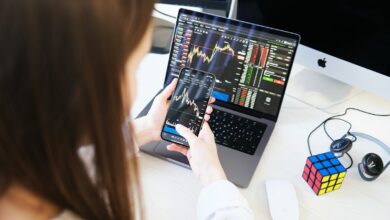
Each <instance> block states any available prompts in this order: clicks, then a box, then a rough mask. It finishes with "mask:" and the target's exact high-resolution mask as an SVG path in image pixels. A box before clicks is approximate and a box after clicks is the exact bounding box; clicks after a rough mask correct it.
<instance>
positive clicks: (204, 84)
mask: <svg viewBox="0 0 390 220" xmlns="http://www.w3.org/2000/svg"><path fill="white" fill-rule="evenodd" d="M213 83H214V80H213V78H211V77H209V76H208V75H204V74H195V75H194V74H191V70H190V69H184V72H183V73H182V76H181V77H180V79H179V82H178V85H177V87H176V89H175V92H174V94H173V95H172V99H171V105H170V108H169V111H168V115H167V119H166V127H165V129H164V130H165V131H167V132H170V133H175V132H174V127H175V126H176V124H182V125H184V126H186V127H188V128H189V129H190V130H191V131H192V132H193V133H195V134H197V133H198V132H199V129H200V127H201V124H202V122H203V117H204V114H205V111H206V108H207V105H208V101H209V97H210V94H211V92H212V90H213Z"/></svg>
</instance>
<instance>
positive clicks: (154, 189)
mask: <svg viewBox="0 0 390 220" xmlns="http://www.w3.org/2000/svg"><path fill="white" fill-rule="evenodd" d="M167 62H168V55H155V54H149V55H147V57H146V58H145V59H144V61H143V63H142V64H141V66H140V68H139V70H138V71H137V77H138V83H139V84H138V95H137V100H136V103H135V106H134V108H133V114H134V115H136V113H138V112H139V111H140V110H141V109H142V108H143V106H145V105H146V103H147V102H149V100H150V99H151V98H152V97H153V96H154V95H155V93H156V92H157V91H158V90H159V89H161V88H162V84H163V81H164V76H165V71H166V66H167ZM301 69H303V67H302V66H299V65H297V64H295V65H294V68H293V72H292V74H293V75H294V74H296V72H298V71H299V70H301ZM288 92H289V89H287V94H288ZM349 106H353V107H358V108H362V109H366V110H368V111H372V112H378V113H389V112H390V101H386V100H384V99H382V98H379V97H375V96H373V95H371V94H369V93H366V92H363V93H361V94H359V95H358V96H356V97H354V98H352V99H351V100H348V101H346V102H345V103H342V104H340V105H339V106H335V108H336V107H337V108H338V109H344V107H349ZM327 117H329V115H328V114H327V113H324V112H322V111H320V110H318V109H315V108H312V107H309V106H307V105H305V104H303V103H301V102H298V101H296V100H295V99H293V98H291V97H290V96H286V97H285V99H284V101H283V105H282V109H281V112H280V116H279V120H278V123H277V125H276V127H275V130H274V132H273V135H272V137H271V139H270V141H269V143H268V145H267V148H266V149H265V151H264V154H263V156H262V159H261V161H260V163H259V165H258V167H257V170H256V173H255V175H254V177H253V179H252V181H251V184H250V185H249V187H248V188H247V189H241V192H242V193H243V195H244V196H245V197H246V198H247V199H248V201H249V203H250V206H251V207H252V209H253V211H254V213H255V218H256V219H270V218H271V217H270V214H269V211H268V204H267V197H266V192H265V180H266V179H269V178H284V179H288V180H290V181H291V182H292V183H293V184H294V186H295V189H296V192H297V196H298V200H299V203H300V207H299V208H300V217H301V219H354V220H357V219H365V220H366V219H390V171H389V170H387V172H386V173H384V174H382V176H381V177H380V178H378V179H377V180H376V181H374V182H364V181H363V180H362V179H361V178H360V176H359V174H358V171H357V168H356V166H357V163H358V162H360V161H361V158H362V157H363V155H365V154H366V153H368V152H377V153H380V155H381V156H382V158H384V160H385V161H388V160H389V159H390V157H389V155H386V154H385V152H384V151H382V150H381V149H380V148H379V147H378V146H376V145H374V144H372V143H369V142H366V141H363V140H361V141H357V142H355V143H354V147H353V149H352V151H351V155H352V157H353V158H354V161H355V163H354V166H353V167H352V168H351V169H350V170H349V171H348V173H347V177H346V179H345V181H344V183H343V185H342V187H341V189H339V190H337V191H334V192H331V193H328V194H325V195H323V196H319V197H318V196H316V195H315V194H314V193H313V191H312V189H310V187H309V186H308V185H307V183H306V182H305V181H304V180H303V179H302V177H301V174H302V171H303V167H304V164H305V161H306V157H307V156H308V154H309V153H308V150H307V145H306V137H307V135H308V133H309V132H310V131H311V130H312V129H313V128H314V127H315V126H316V125H318V124H319V123H320V122H321V121H322V120H324V119H325V118H327ZM346 118H347V119H348V120H350V121H351V122H352V123H353V131H360V132H366V133H368V134H372V135H373V136H375V137H377V138H379V139H380V140H382V141H383V142H385V143H387V144H389V145H390V135H389V131H390V118H378V117H373V116H366V115H363V114H360V113H356V112H350V114H348V117H346ZM337 127H338V125H335V126H334V127H333V129H332V127H330V126H329V130H330V133H331V134H334V136H336V137H339V136H340V134H341V133H340V132H338V129H336V128H337ZM337 134H338V135H337ZM311 140H312V145H313V153H314V154H317V153H322V152H325V151H328V149H329V144H330V141H329V140H328V139H327V137H326V136H325V134H324V133H323V130H319V132H318V134H317V135H313V137H312V139H311ZM140 160H141V176H142V183H143V191H144V198H145V208H146V211H145V213H146V217H147V219H196V203H197V197H198V194H199V192H200V190H201V186H200V184H199V182H198V181H197V180H196V179H195V177H194V176H193V175H192V173H191V171H190V170H188V169H185V168H183V167H180V166H177V165H175V164H172V163H169V162H167V161H163V160H161V159H157V158H155V157H152V156H149V155H146V154H141V159H140Z"/></svg>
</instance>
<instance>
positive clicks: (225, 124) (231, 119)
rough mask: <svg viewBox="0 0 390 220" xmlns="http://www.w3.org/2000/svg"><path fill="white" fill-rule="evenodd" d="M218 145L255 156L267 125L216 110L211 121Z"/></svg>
mask: <svg viewBox="0 0 390 220" xmlns="http://www.w3.org/2000/svg"><path fill="white" fill-rule="evenodd" d="M209 124H210V127H211V129H212V130H213V132H214V136H215V142H216V143H217V144H220V145H223V146H226V147H229V148H232V149H235V150H238V151H241V152H244V153H247V154H251V155H253V154H254V153H255V151H256V148H257V145H258V144H259V142H260V140H261V137H262V136H263V133H264V131H265V128H266V127H267V125H266V124H263V123H260V122H256V121H253V120H250V119H247V118H243V117H240V116H237V115H233V114H230V113H227V112H224V111H221V110H218V109H215V108H214V111H213V113H212V114H211V118H210V120H209Z"/></svg>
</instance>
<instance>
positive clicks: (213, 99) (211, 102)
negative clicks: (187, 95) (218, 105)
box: [209, 96, 215, 104]
mask: <svg viewBox="0 0 390 220" xmlns="http://www.w3.org/2000/svg"><path fill="white" fill-rule="evenodd" d="M214 102H215V98H214V97H213V96H211V97H210V100H209V104H213V103H214Z"/></svg>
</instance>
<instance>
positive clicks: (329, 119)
mask: <svg viewBox="0 0 390 220" xmlns="http://www.w3.org/2000/svg"><path fill="white" fill-rule="evenodd" d="M350 110H354V111H358V112H361V113H365V114H368V115H372V116H379V117H389V116H390V114H377V113H371V112H368V111H365V110H361V109H358V108H353V107H349V108H346V109H345V110H344V112H343V113H342V114H338V115H334V116H331V117H329V118H327V119H325V120H324V121H323V122H321V123H320V124H319V125H317V126H316V127H315V128H314V129H313V130H312V131H310V133H309V135H308V136H307V139H306V141H307V147H308V150H309V153H310V156H313V153H312V151H311V146H310V137H311V135H312V134H313V133H314V132H315V131H316V130H317V129H318V128H320V127H321V126H323V129H324V132H325V134H326V135H327V136H328V138H329V139H330V140H331V141H334V139H333V138H332V137H331V136H330V134H329V132H328V131H327V129H326V123H327V122H329V121H331V120H339V121H343V122H345V123H347V124H348V125H349V128H348V131H347V132H346V134H345V135H344V137H346V136H347V135H349V136H351V137H352V139H351V141H352V142H355V141H356V140H357V137H356V136H355V135H354V134H352V133H351V129H352V124H351V123H350V122H349V121H347V120H345V119H342V118H339V117H342V116H345V115H346V114H347V113H348V111H350ZM346 154H347V156H348V157H349V159H350V161H351V163H350V165H349V166H348V167H347V168H346V169H347V170H348V169H349V168H351V167H352V165H353V159H352V157H351V155H350V154H349V153H348V152H347V153H346Z"/></svg>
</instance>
